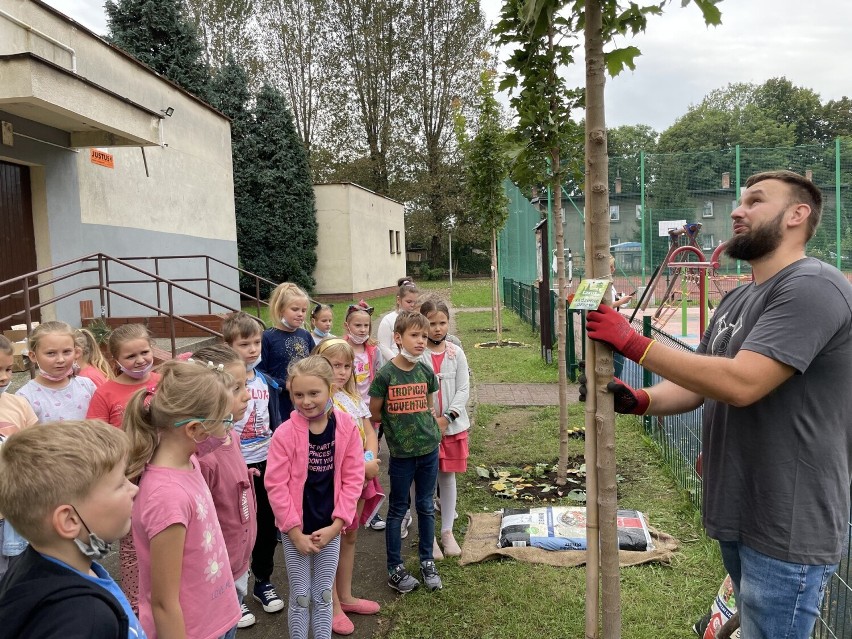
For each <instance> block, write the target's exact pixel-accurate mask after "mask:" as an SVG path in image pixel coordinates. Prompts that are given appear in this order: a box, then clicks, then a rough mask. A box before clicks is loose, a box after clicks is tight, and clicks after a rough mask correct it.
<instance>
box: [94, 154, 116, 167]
mask: <svg viewBox="0 0 852 639" xmlns="http://www.w3.org/2000/svg"><path fill="white" fill-rule="evenodd" d="M89 159H90V160H91V161H92V164H100V165H101V166H105V167H106V168H108V169H114V168H115V161H114V160H113V157H112V153H107V152H106V151H104V150H102V149H89Z"/></svg>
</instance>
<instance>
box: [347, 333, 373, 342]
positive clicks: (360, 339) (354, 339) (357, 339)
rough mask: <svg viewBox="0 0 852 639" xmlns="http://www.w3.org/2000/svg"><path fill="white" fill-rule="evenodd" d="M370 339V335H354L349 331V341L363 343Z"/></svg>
mask: <svg viewBox="0 0 852 639" xmlns="http://www.w3.org/2000/svg"><path fill="white" fill-rule="evenodd" d="M368 339H370V336H369V335H364V336H363V337H358V336H357V335H353V334H352V333H349V341H350V342H352V343H353V344H363V343H364V342H366V341H367V340H368Z"/></svg>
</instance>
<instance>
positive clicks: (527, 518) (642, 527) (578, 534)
mask: <svg viewBox="0 0 852 639" xmlns="http://www.w3.org/2000/svg"><path fill="white" fill-rule="evenodd" d="M527 546H531V547H533V548H543V549H545V550H585V549H586V509H585V507H569V506H545V507H542V508H507V509H505V510H504V511H503V519H502V522H501V524H500V539H499V542H498V547H500V548H509V547H515V548H524V547H527ZM618 547H619V549H620V550H639V551H646V550H653V549H654V544H653V543H652V542H651V535H650V533H649V532H648V525H647V524H646V523H645V516H644V515H643V514H642V513H640V512H639V511H638V510H619V511H618Z"/></svg>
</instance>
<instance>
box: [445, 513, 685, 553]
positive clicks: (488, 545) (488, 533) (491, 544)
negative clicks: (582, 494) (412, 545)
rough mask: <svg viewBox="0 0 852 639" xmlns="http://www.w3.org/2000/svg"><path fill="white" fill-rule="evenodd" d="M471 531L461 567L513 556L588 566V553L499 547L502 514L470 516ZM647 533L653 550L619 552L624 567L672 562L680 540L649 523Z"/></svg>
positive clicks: (465, 537)
mask: <svg viewBox="0 0 852 639" xmlns="http://www.w3.org/2000/svg"><path fill="white" fill-rule="evenodd" d="M467 519H468V529H467V534H465V536H464V543H463V544H462V554H461V558H460V559H459V565H461V566H465V565H467V564H475V563H478V562H480V561H485V560H486V559H496V558H498V557H511V558H512V559H516V560H518V561H526V562H528V563H531V564H547V565H548V566H582V565H583V564H585V563H586V551H585V550H557V551H553V550H544V549H542V548H498V547H497V540H498V538H499V537H500V521H501V515H500V513H478V514H475V515H472V514H470V513H468V515H467ZM648 530H649V531H650V533H651V539H652V540H653V542H654V550H649V551H645V552H636V551H629V550H620V551H618V555H619V563H620V564H621V565H622V566H636V565H638V564H646V563H650V562H654V561H656V562H659V563H661V564H669V563H671V560H672V557H673V556H674V553H675V552H676V551H677V548H678V541H677V539H675V538H674V537H672V536H671V535H668V534H666V533H664V532H660V531H659V530H657V529H656V528H654V527H653V526H651V525H650V524H649V525H648Z"/></svg>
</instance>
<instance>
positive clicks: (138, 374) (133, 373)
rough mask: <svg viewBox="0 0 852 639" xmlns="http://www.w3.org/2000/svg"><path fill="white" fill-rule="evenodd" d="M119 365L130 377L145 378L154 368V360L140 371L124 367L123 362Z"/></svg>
mask: <svg viewBox="0 0 852 639" xmlns="http://www.w3.org/2000/svg"><path fill="white" fill-rule="evenodd" d="M118 367H119V368H120V369H121V372H122V373H124V374H125V375H127V376H128V377H132V378H133V379H143V378H144V377H145V376H146V375H148V373H150V372H151V370H152V369H153V368H154V362H151V363H150V364H148V365H147V366H146V367H145V368H143V369H142V370H138V371H137V370H133V369H128V368H124V366H122V365H121V364H119V365H118Z"/></svg>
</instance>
